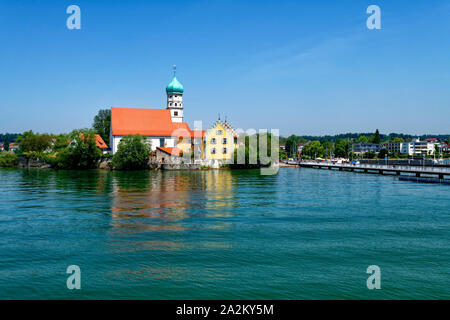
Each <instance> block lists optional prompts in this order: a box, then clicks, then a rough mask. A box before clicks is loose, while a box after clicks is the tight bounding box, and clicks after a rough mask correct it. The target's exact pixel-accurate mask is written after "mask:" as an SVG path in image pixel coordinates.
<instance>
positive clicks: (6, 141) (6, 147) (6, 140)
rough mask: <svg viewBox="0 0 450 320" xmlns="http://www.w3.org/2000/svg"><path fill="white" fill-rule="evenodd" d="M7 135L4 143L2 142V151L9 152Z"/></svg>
mask: <svg viewBox="0 0 450 320" xmlns="http://www.w3.org/2000/svg"><path fill="white" fill-rule="evenodd" d="M9 142H10V141H9V135H8V134H6V136H5V141H3V150H5V151H9Z"/></svg>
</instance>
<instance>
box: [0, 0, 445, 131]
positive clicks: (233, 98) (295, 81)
mask: <svg viewBox="0 0 450 320" xmlns="http://www.w3.org/2000/svg"><path fill="white" fill-rule="evenodd" d="M71 4H76V5H78V6H80V8H81V27H82V28H81V30H68V29H67V28H66V19H67V17H68V16H69V15H68V14H66V8H67V7H68V6H69V5H71ZM371 4H376V5H378V6H379V7H380V8H381V27H382V29H381V30H369V29H367V27H366V20H367V18H368V16H369V15H368V14H367V13H366V8H367V7H368V6H369V5H371ZM0 43H1V49H0V110H1V114H0V132H22V131H24V130H28V129H33V130H34V131H38V132H54V133H59V132H69V131H71V130H72V129H75V128H84V127H89V126H90V125H91V124H92V119H93V117H94V116H95V114H96V113H97V111H98V110H99V109H102V108H109V107H111V106H114V107H154V108H161V107H165V91H164V90H165V86H166V85H167V84H168V83H169V82H170V80H171V75H172V74H171V66H172V65H173V64H176V65H177V68H178V79H179V80H180V82H181V83H183V85H184V87H185V95H184V108H185V120H186V121H187V122H188V123H189V125H190V126H191V127H192V124H193V121H194V120H202V121H203V124H204V126H205V127H209V126H210V125H211V124H212V122H213V121H214V120H216V119H217V117H218V114H219V113H220V114H221V116H222V118H223V117H224V116H227V119H228V120H229V121H230V122H231V124H232V125H233V126H234V127H236V128H244V129H247V128H255V129H259V128H268V129H271V128H278V129H280V132H281V134H283V135H287V134H291V133H295V134H311V135H321V134H336V133H345V132H367V131H375V129H376V128H379V129H380V131H381V132H383V133H389V132H403V133H411V134H423V133H441V134H447V133H450V128H449V124H450V0H441V1H430V0H428V1H425V0H424V1H401V0H396V1H394V0H391V1H358V0H351V1H345V0H341V1H299V0H296V1H264V0H261V1H245V0H239V1H223V0H222V1H213V0H204V1H188V0H183V1H178V0H173V1H144V0H142V1H133V0H130V1H111V0H108V1H106V0H104V1H94V0H90V1H73V2H69V1H67V2H66V1H61V0H59V1H45V0H44V1H31V0H30V1H20V0H2V1H1V2H0Z"/></svg>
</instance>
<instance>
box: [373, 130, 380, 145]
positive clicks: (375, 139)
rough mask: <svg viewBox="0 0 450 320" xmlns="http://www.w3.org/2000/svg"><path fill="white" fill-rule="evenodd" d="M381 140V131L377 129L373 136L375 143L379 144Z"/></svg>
mask: <svg viewBox="0 0 450 320" xmlns="http://www.w3.org/2000/svg"><path fill="white" fill-rule="evenodd" d="M380 142H381V137H380V131H378V129H377V130H376V131H375V135H374V137H373V143H376V144H379V143H380Z"/></svg>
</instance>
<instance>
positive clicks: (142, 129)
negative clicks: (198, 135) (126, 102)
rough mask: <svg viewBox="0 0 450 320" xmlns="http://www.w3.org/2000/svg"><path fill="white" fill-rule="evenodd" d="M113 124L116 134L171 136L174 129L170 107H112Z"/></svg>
mask: <svg viewBox="0 0 450 320" xmlns="http://www.w3.org/2000/svg"><path fill="white" fill-rule="evenodd" d="M111 126H112V134H113V135H115V136H124V135H128V134H140V135H142V136H163V137H170V136H171V135H172V132H173V131H174V127H173V124H172V118H171V116H170V110H168V109H136V108H111Z"/></svg>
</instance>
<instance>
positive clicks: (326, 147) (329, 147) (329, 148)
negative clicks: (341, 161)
mask: <svg viewBox="0 0 450 320" xmlns="http://www.w3.org/2000/svg"><path fill="white" fill-rule="evenodd" d="M321 145H322V148H323V156H324V157H325V158H327V157H328V156H329V155H330V152H333V150H334V144H333V143H332V142H330V141H328V140H323V141H322V142H321Z"/></svg>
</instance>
